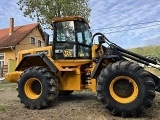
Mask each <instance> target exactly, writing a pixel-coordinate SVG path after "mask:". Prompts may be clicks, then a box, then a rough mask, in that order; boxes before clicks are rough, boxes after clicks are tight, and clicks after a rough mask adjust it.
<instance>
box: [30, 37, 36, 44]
mask: <svg viewBox="0 0 160 120" xmlns="http://www.w3.org/2000/svg"><path fill="white" fill-rule="evenodd" d="M31 44H32V45H35V44H36V39H35V38H34V37H31Z"/></svg>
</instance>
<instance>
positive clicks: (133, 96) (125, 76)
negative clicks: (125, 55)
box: [97, 61, 155, 117]
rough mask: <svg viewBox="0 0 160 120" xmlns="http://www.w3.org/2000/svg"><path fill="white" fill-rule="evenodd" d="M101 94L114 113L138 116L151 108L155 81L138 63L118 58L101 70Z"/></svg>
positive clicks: (99, 80)
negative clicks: (118, 59)
mask: <svg viewBox="0 0 160 120" xmlns="http://www.w3.org/2000/svg"><path fill="white" fill-rule="evenodd" d="M97 97H98V99H100V100H101V101H102V102H103V103H104V104H105V107H106V108H107V109H108V110H109V111H110V112H111V113H112V114H113V115H117V116H122V117H133V116H134V117H136V116H138V115H139V114H141V113H143V112H144V111H145V109H147V108H148V107H151V105H152V101H153V99H154V97H155V84H154V82H153V79H152V78H151V76H150V74H149V73H148V72H146V71H145V70H144V69H143V68H142V67H141V66H139V65H138V64H135V63H132V62H130V61H118V62H116V63H112V64H110V65H109V66H108V67H106V68H104V69H103V70H102V71H101V73H100V75H99V77H98V79H97Z"/></svg>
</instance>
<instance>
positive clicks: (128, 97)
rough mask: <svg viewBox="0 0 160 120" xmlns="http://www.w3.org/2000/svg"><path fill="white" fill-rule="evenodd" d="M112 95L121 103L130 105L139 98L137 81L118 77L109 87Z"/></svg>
mask: <svg viewBox="0 0 160 120" xmlns="http://www.w3.org/2000/svg"><path fill="white" fill-rule="evenodd" d="M109 90H110V94H111V96H112V97H113V99H115V100H116V101H117V102H119V103H124V104H127V103H130V102H132V101H134V100H135V99H136V98H137V96H138V86H137V84H136V83H135V81H134V80H133V79H132V78H130V77H127V76H118V77H116V78H114V79H113V80H112V82H111V83H110V86H109Z"/></svg>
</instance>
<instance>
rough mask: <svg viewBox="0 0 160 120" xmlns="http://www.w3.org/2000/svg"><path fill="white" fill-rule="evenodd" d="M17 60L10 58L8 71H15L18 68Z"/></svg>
mask: <svg viewBox="0 0 160 120" xmlns="http://www.w3.org/2000/svg"><path fill="white" fill-rule="evenodd" d="M16 64H17V60H15V59H9V60H8V72H9V73H10V72H13V71H14V70H15V68H16Z"/></svg>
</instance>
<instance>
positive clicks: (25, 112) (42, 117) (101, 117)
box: [0, 82, 160, 120]
mask: <svg viewBox="0 0 160 120" xmlns="http://www.w3.org/2000/svg"><path fill="white" fill-rule="evenodd" d="M123 119H124V118H120V117H115V116H112V115H111V114H110V113H109V111H107V110H105V108H104V106H103V105H102V104H101V103H100V102H99V101H98V100H97V98H96V96H95V93H92V92H89V91H82V92H74V93H73V94H72V95H71V96H69V97H60V98H58V100H57V101H56V102H55V103H53V105H52V106H51V107H49V108H47V109H43V110H30V109H27V108H24V106H23V104H21V103H20V100H19V98H18V97H17V91H16V84H14V83H5V82H0V120H123ZM125 119H126V120H151V119H152V120H158V119H159V120H160V94H159V93H156V98H155V99H154V104H153V106H152V107H151V108H149V109H148V110H147V111H146V113H145V114H142V115H141V116H140V117H138V118H125Z"/></svg>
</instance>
